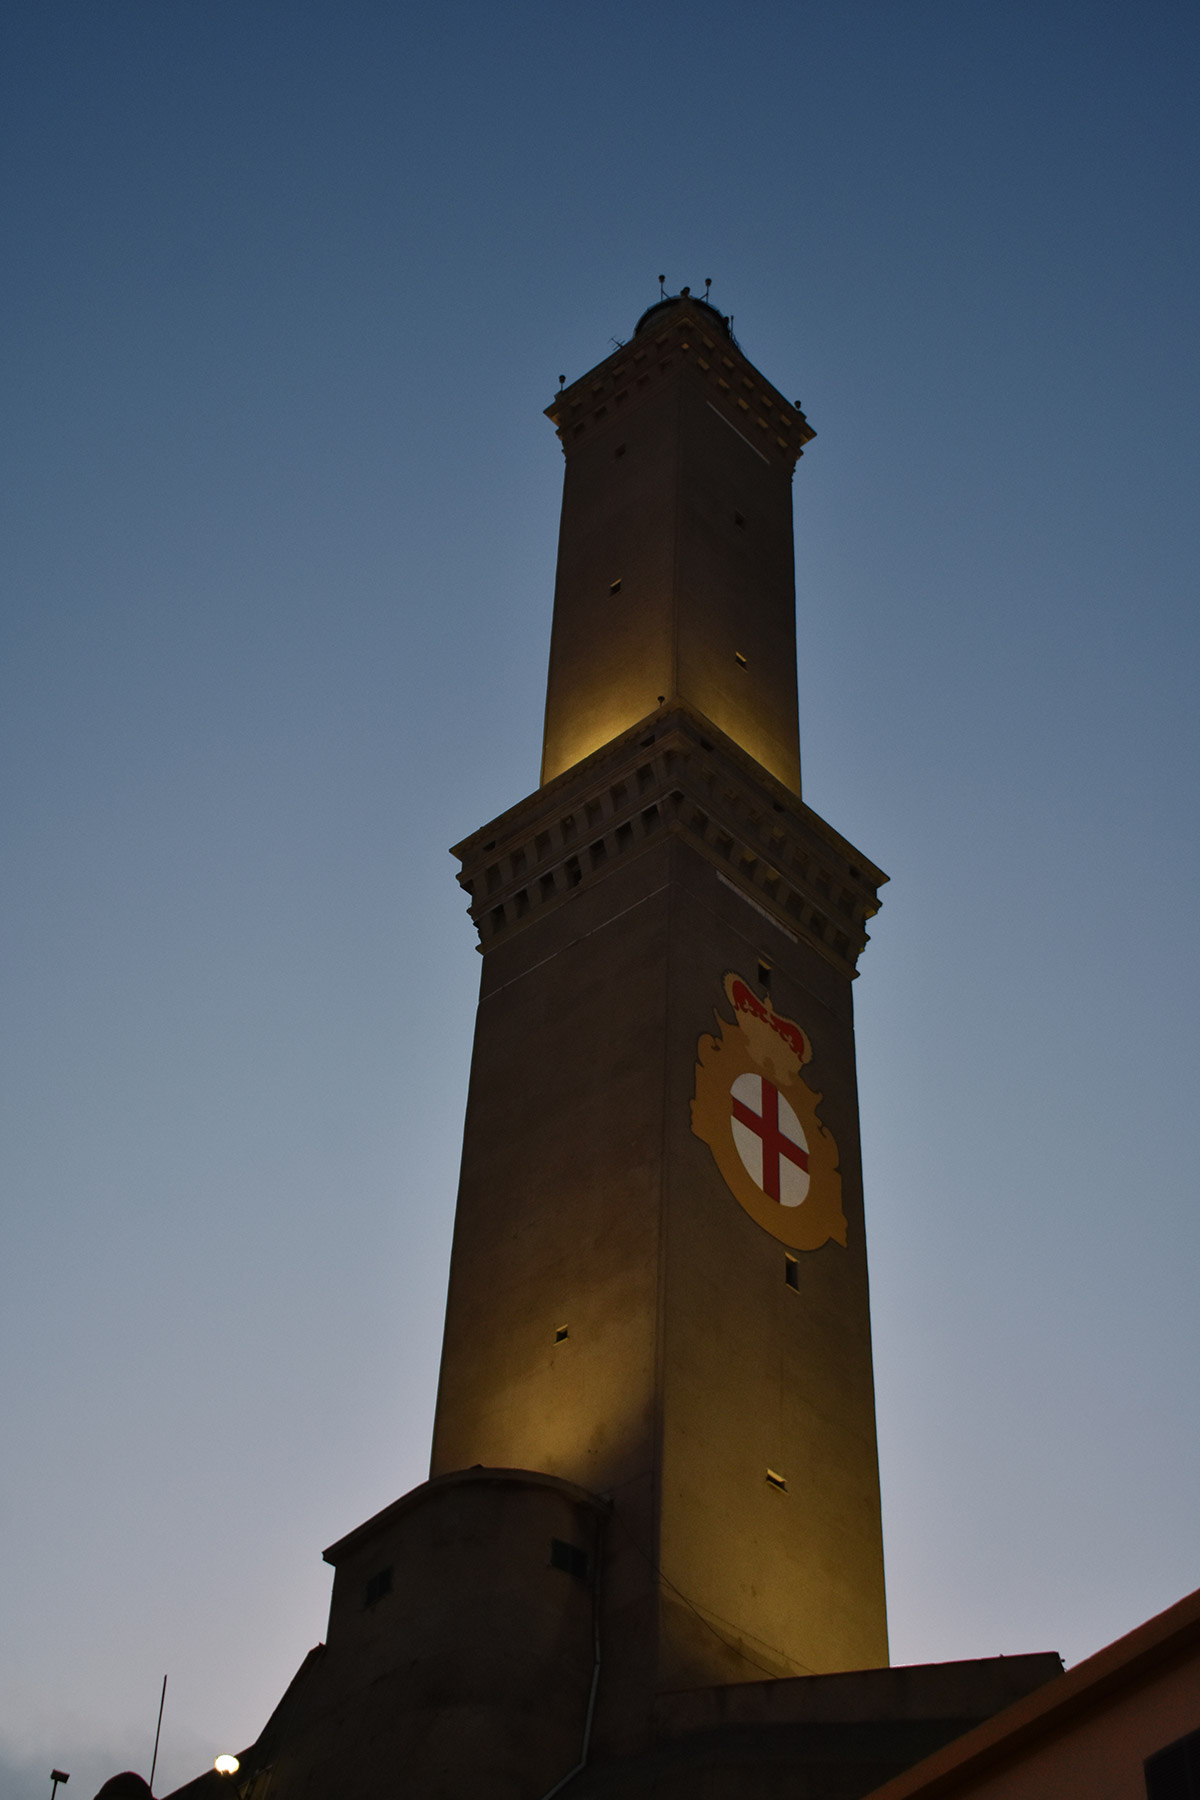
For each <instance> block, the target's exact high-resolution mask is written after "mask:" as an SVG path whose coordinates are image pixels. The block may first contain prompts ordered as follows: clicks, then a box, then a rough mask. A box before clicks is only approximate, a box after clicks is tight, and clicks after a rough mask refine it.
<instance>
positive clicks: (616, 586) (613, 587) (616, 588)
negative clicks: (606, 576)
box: [608, 575, 621, 594]
mask: <svg viewBox="0 0 1200 1800" xmlns="http://www.w3.org/2000/svg"><path fill="white" fill-rule="evenodd" d="M608 591H609V593H610V594H619V593H620V591H621V577H620V576H619V575H618V576H617V579H616V580H615V581H610V582H609V584H608Z"/></svg>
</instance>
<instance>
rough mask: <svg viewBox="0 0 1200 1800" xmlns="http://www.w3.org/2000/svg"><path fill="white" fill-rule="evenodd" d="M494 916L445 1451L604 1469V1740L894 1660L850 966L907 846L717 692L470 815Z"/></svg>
mask: <svg viewBox="0 0 1200 1800" xmlns="http://www.w3.org/2000/svg"><path fill="white" fill-rule="evenodd" d="M457 854H459V855H460V857H461V858H462V860H463V865H464V868H463V876H462V879H463V882H464V885H466V886H467V888H468V890H469V891H470V893H471V895H472V900H473V905H472V911H473V914H474V916H475V918H476V921H477V923H478V925H479V928H480V933H481V948H482V951H483V958H484V964H483V975H482V985H481V997H480V1004H479V1013H478V1020H477V1026H476V1038H475V1048H474V1060H473V1064H472V1075H471V1089H470V1098H469V1102H468V1110H467V1121H466V1131H465V1138H464V1150H463V1166H462V1180H461V1187H460V1192H459V1198H458V1210H457V1217H456V1228H455V1240H454V1250H453V1256H452V1263H451V1277H450V1293H449V1300H448V1306H447V1316H446V1337H445V1346H444V1350H443V1360H442V1372H441V1381H440V1385H439V1393H438V1407H437V1417H436V1423H435V1429H434V1444H433V1460H432V1473H433V1475H434V1476H435V1477H440V1476H444V1475H446V1474H449V1473H450V1472H452V1471H455V1470H461V1469H470V1468H471V1467H472V1466H475V1465H480V1464H482V1465H483V1466H484V1467H503V1468H526V1469H537V1470H540V1471H543V1472H544V1473H546V1474H547V1475H550V1476H553V1477H556V1478H558V1479H560V1480H564V1481H567V1482H570V1483H573V1484H577V1485H578V1486H579V1487H580V1488H583V1489H585V1490H587V1491H588V1492H590V1493H592V1494H593V1495H596V1496H598V1497H601V1498H602V1499H603V1500H604V1501H606V1502H608V1505H609V1510H608V1513H607V1523H606V1526H605V1553H604V1555H605V1576H604V1589H603V1603H602V1615H603V1632H604V1635H605V1638H606V1641H607V1645H608V1652H607V1655H606V1673H605V1679H604V1682H603V1683H602V1684H601V1690H600V1700H599V1706H598V1709H597V1716H596V1722H595V1723H596V1733H597V1748H598V1749H601V1750H602V1749H604V1748H605V1747H607V1748H609V1749H610V1750H611V1752H612V1753H614V1754H622V1753H628V1752H629V1751H630V1750H633V1749H635V1748H636V1747H637V1746H638V1745H639V1743H641V1742H643V1741H645V1734H646V1731H647V1729H648V1719H649V1709H650V1707H651V1706H652V1703H653V1697H654V1695H655V1694H656V1693H660V1692H662V1691H663V1690H667V1689H673V1688H681V1687H694V1686H702V1685H707V1684H715V1683H729V1682H742V1681H754V1680H761V1679H763V1678H764V1676H788V1675H793V1676H794V1675H806V1674H816V1673H827V1672H830V1671H833V1670H839V1669H850V1668H869V1667H877V1666H879V1665H882V1664H884V1663H886V1661H887V1637H886V1624H885V1611H884V1592H883V1560H882V1542H881V1530H880V1516H879V1484H878V1467H877V1456H876V1447H875V1420H874V1401H873V1386H872V1372H871V1349H870V1321H869V1305H868V1292H867V1265H866V1246H865V1239H864V1230H863V1213H862V1182H861V1172H860V1160H859V1131H858V1111H857V1084H856V1077H855V1064H854V1033H853V1018H852V1007H851V980H852V977H853V973H854V964H855V960H856V957H857V955H858V952H859V950H860V949H861V947H862V945H863V944H864V943H865V931H864V922H865V920H866V918H867V917H869V916H870V915H871V914H872V913H873V912H874V911H875V910H876V906H877V899H876V889H877V887H878V885H879V884H880V883H881V882H882V881H883V880H885V879H886V878H885V877H884V876H883V874H882V873H881V871H879V870H878V869H875V868H874V867H873V866H872V865H871V864H869V863H868V862H866V861H865V859H864V858H862V857H861V856H859V855H858V853H857V852H856V851H854V850H853V849H852V848H851V846H849V845H848V844H846V843H845V841H844V840H843V839H841V838H840V837H839V836H838V835H837V834H836V833H835V832H833V831H831V830H830V829H829V827H827V826H826V825H824V824H823V822H822V821H820V820H819V819H818V818H817V817H816V815H815V814H813V813H812V812H811V811H810V810H809V809H808V808H807V807H805V806H804V805H803V803H802V802H801V801H799V800H798V799H797V797H796V796H795V795H794V794H793V793H791V792H790V791H789V790H788V789H786V788H784V787H783V786H782V785H780V784H776V783H775V782H774V781H773V780H772V779H771V778H770V777H769V776H767V775H765V773H764V771H763V770H762V769H761V768H760V767H759V766H758V765H757V764H756V763H755V762H753V760H752V759H750V758H749V757H748V756H746V755H745V753H744V752H742V751H741V750H740V749H739V748H738V747H737V746H736V745H734V744H733V743H732V742H730V741H729V740H727V739H723V738H721V737H720V736H719V735H718V734H717V733H716V732H715V730H714V728H713V727H712V725H711V724H710V723H709V722H708V721H706V720H704V719H703V718H702V717H701V716H700V715H697V714H694V713H692V712H691V711H690V710H689V709H688V708H686V707H681V706H678V705H677V706H675V707H668V708H664V709H662V710H660V712H659V713H657V714H655V715H653V716H652V717H651V718H650V719H648V720H646V721H643V722H642V723H641V724H640V725H638V726H637V727H636V728H635V729H634V730H633V731H631V732H628V733H626V734H625V735H624V736H623V737H621V738H619V739H617V740H616V741H615V742H613V743H611V744H609V745H608V746H606V747H605V748H604V749H603V750H602V751H599V752H597V753H596V754H595V755H593V756H592V757H590V758H588V759H587V760H586V761H585V762H584V763H582V764H580V765H578V766H577V767H576V768H575V769H572V770H571V771H569V772H568V773H567V774H566V775H564V776H562V777H560V778H559V779H558V780H556V781H554V782H551V783H550V784H548V785H547V786H546V787H544V788H542V789H540V790H539V791H538V792H537V793H536V794H535V795H534V796H532V797H531V798H530V799H529V800H527V801H525V802H523V803H522V804H521V805H520V806H518V807H515V808H514V809H512V811H510V812H509V813H506V814H505V815H504V816H503V817H502V818H501V819H498V820H496V821H495V822H494V823H493V824H491V825H489V826H487V827H485V828H484V829H483V830H482V831H481V832H479V833H477V834H476V835H475V836H474V837H472V838H471V839H469V840H467V841H466V842H465V843H464V844H462V845H460V846H459V848H458V851H457Z"/></svg>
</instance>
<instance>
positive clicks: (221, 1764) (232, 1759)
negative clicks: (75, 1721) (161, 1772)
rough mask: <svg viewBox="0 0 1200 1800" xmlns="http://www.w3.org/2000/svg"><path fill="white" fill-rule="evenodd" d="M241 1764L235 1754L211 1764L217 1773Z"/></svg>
mask: <svg viewBox="0 0 1200 1800" xmlns="http://www.w3.org/2000/svg"><path fill="white" fill-rule="evenodd" d="M241 1766H242V1765H241V1763H239V1761H238V1759H237V1757H236V1756H218V1758H217V1760H216V1762H215V1763H214V1764H213V1768H214V1769H215V1770H216V1771H217V1774H218V1775H236V1774H237V1772H238V1770H239V1769H240V1768H241ZM50 1800H54V1796H53V1794H52V1795H51V1796H50Z"/></svg>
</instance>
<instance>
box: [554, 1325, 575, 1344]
mask: <svg viewBox="0 0 1200 1800" xmlns="http://www.w3.org/2000/svg"><path fill="white" fill-rule="evenodd" d="M570 1335H571V1328H570V1326H569V1325H560V1326H559V1328H558V1330H557V1331H556V1332H555V1334H554V1341H555V1343H556V1344H561V1343H562V1341H563V1339H564V1338H569V1337H570Z"/></svg>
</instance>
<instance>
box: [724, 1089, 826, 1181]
mask: <svg viewBox="0 0 1200 1800" xmlns="http://www.w3.org/2000/svg"><path fill="white" fill-rule="evenodd" d="M730 1101H731V1105H732V1112H733V1117H732V1120H731V1128H732V1131H733V1141H734V1143H735V1144H736V1146H737V1153H738V1155H739V1156H740V1157H741V1159H742V1163H743V1165H744V1167H745V1170H746V1173H747V1174H748V1175H749V1177H750V1179H751V1181H753V1182H754V1184H755V1186H756V1187H759V1188H761V1189H762V1191H763V1193H764V1194H768V1195H770V1197H771V1199H772V1200H778V1202H779V1204H780V1205H781V1206H799V1205H800V1204H801V1202H802V1201H803V1200H804V1198H805V1196H806V1195H807V1193H808V1139H807V1138H806V1137H805V1135H804V1128H803V1126H802V1125H801V1123H800V1121H799V1119H798V1118H797V1117H796V1115H795V1113H794V1112H793V1111H792V1109H791V1107H790V1106H789V1105H788V1103H787V1101H786V1100H785V1099H784V1097H783V1095H782V1094H781V1093H780V1091H779V1089H778V1088H777V1087H776V1086H775V1084H774V1082H773V1081H768V1079H767V1077H766V1076H765V1075H739V1076H738V1078H737V1080H736V1081H735V1082H734V1084H733V1087H732V1089H731V1090H730Z"/></svg>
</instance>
